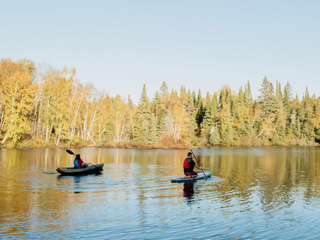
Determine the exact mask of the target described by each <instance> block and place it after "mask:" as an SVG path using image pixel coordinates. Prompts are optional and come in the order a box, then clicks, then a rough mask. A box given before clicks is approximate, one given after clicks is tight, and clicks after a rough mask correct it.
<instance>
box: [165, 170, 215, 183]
mask: <svg viewBox="0 0 320 240" xmlns="http://www.w3.org/2000/svg"><path fill="white" fill-rule="evenodd" d="M204 174H205V175H204ZM204 174H203V173H198V176H196V177H194V178H191V177H180V178H175V179H171V182H172V183H182V182H195V181H198V180H202V179H206V178H211V172H204Z"/></svg>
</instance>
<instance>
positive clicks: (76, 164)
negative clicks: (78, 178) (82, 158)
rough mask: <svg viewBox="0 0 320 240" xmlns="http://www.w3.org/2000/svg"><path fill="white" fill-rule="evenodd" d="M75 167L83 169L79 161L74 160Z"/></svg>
mask: <svg viewBox="0 0 320 240" xmlns="http://www.w3.org/2000/svg"><path fill="white" fill-rule="evenodd" d="M74 167H75V168H81V166H80V164H79V163H78V159H75V160H74Z"/></svg>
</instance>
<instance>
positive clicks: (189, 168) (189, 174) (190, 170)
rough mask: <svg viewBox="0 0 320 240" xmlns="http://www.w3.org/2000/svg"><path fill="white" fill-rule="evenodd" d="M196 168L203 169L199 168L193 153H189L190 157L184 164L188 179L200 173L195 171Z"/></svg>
mask: <svg viewBox="0 0 320 240" xmlns="http://www.w3.org/2000/svg"><path fill="white" fill-rule="evenodd" d="M194 167H196V168H198V169H202V167H199V166H198V165H197V164H196V163H195V162H194V161H193V159H192V152H188V157H187V158H186V159H185V160H184V162H183V170H184V175H185V176H187V177H196V176H197V175H198V173H196V172H195V171H194V170H193V169H194Z"/></svg>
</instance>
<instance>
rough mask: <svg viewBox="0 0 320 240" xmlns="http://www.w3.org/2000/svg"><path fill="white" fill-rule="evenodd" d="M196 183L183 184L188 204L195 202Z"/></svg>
mask: <svg viewBox="0 0 320 240" xmlns="http://www.w3.org/2000/svg"><path fill="white" fill-rule="evenodd" d="M193 194H194V182H185V183H184V184H183V197H185V198H186V199H187V203H192V202H193Z"/></svg>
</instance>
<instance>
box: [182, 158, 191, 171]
mask: <svg viewBox="0 0 320 240" xmlns="http://www.w3.org/2000/svg"><path fill="white" fill-rule="evenodd" d="M189 160H191V158H186V159H185V160H184V162H183V168H186V169H190V168H191V165H190V163H189Z"/></svg>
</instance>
